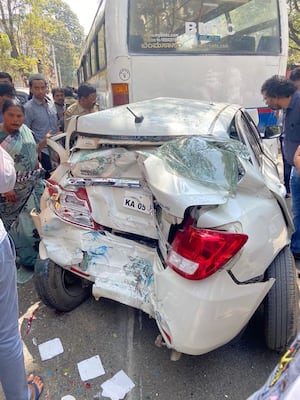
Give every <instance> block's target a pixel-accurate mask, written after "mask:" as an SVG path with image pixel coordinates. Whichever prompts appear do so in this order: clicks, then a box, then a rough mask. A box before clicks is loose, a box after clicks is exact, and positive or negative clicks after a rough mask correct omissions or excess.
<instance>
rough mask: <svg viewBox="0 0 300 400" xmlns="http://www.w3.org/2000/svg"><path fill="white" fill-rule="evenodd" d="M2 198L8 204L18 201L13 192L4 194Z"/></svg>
mask: <svg viewBox="0 0 300 400" xmlns="http://www.w3.org/2000/svg"><path fill="white" fill-rule="evenodd" d="M3 196H4V197H5V200H6V201H8V202H11V203H15V202H16V201H18V198H17V195H16V192H15V191H14V190H11V191H10V192H6V193H4V194H3Z"/></svg>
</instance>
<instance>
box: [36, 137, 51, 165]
mask: <svg viewBox="0 0 300 400" xmlns="http://www.w3.org/2000/svg"><path fill="white" fill-rule="evenodd" d="M51 136H52V131H49V132H47V133H46V134H45V136H44V139H43V140H42V141H41V142H40V143H39V144H38V148H37V151H38V158H39V160H40V159H41V155H42V150H43V149H44V148H45V147H46V146H47V139H48V138H49V137H51Z"/></svg>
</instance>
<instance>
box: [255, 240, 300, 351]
mask: <svg viewBox="0 0 300 400" xmlns="http://www.w3.org/2000/svg"><path fill="white" fill-rule="evenodd" d="M269 278H275V282H274V285H273V286H272V288H271V289H270V291H269V292H268V294H267V296H266V297H265V300H264V304H263V305H264V331H265V340H266V344H267V346H268V348H269V349H271V350H275V351H278V352H283V351H285V350H286V348H287V347H288V345H289V344H290V342H291V341H292V340H293V339H294V338H295V336H296V333H297V324H298V315H299V304H298V300H299V290H298V285H297V277H296V267H295V261H294V258H293V256H292V253H291V251H290V249H289V247H285V248H284V249H283V250H281V252H280V253H279V254H278V256H277V257H276V258H275V260H274V261H273V262H272V264H271V265H270V266H269V268H268V269H267V271H266V279H269Z"/></svg>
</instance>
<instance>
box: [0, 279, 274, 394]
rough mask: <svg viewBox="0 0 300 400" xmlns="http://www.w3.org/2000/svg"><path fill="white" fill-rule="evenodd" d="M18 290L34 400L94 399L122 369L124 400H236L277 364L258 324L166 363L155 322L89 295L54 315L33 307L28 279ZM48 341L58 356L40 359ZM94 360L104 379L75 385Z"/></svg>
mask: <svg viewBox="0 0 300 400" xmlns="http://www.w3.org/2000/svg"><path fill="white" fill-rule="evenodd" d="M18 289H19V303H20V320H19V321H20V328H21V334H22V338H23V342H24V354H25V360H26V369H27V371H28V372H32V371H34V372H35V373H38V374H40V375H42V376H43V378H44V381H45V391H44V394H43V397H42V399H47V400H61V399H62V398H63V397H64V396H66V395H72V396H73V397H74V398H75V399H76V400H95V399H102V398H103V397H102V396H101V395H100V394H101V393H102V389H101V384H102V383H103V382H105V381H106V380H108V379H110V378H111V377H112V376H113V375H114V374H115V373H117V372H118V371H120V370H123V371H124V372H125V373H126V374H127V375H128V376H129V377H130V378H131V380H132V381H133V382H134V384H135V387H134V388H133V389H132V390H131V391H130V392H129V394H128V395H127V397H126V400H152V399H161V400H171V399H172V400H196V399H197V400H223V399H227V400H244V399H246V398H247V397H248V396H249V395H250V394H251V393H252V392H254V391H255V390H256V389H258V388H259V387H260V385H262V384H263V382H264V381H265V379H266V378H267V376H268V375H269V373H270V372H271V370H272V369H273V367H274V366H275V364H276V363H277V361H278V360H279V355H278V354H276V353H273V352H271V351H268V350H267V349H266V348H265V346H264V343H263V340H262V335H261V325H260V323H259V319H257V320H255V321H254V322H252V323H251V324H250V326H249V327H248V328H247V330H246V332H245V334H244V336H243V337H242V338H241V339H240V340H239V341H238V342H237V343H234V344H228V345H226V346H224V347H222V348H220V349H218V350H215V351H213V352H211V353H208V354H206V355H202V356H187V355H183V356H182V357H181V359H180V360H179V361H176V362H174V361H170V351H169V350H168V349H166V348H165V347H164V348H158V347H157V346H155V344H154V342H155V339H156V337H157V334H158V330H157V328H156V324H155V321H154V320H151V319H149V318H148V316H146V315H145V314H143V313H142V312H140V311H138V310H135V309H133V308H130V307H127V306H123V305H120V304H118V303H115V302H113V301H110V300H106V299H102V300H100V301H99V302H96V301H95V300H94V299H93V298H90V299H88V300H87V301H86V302H85V303H84V304H82V305H81V306H80V307H78V308H77V309H75V310H73V311H72V312H70V313H61V314H58V313H56V312H55V311H53V310H51V309H49V308H47V307H46V306H45V305H43V304H42V303H40V302H39V299H38V297H37V294H36V291H35V288H34V285H33V281H32V279H31V280H29V281H28V282H27V283H25V284H19V285H18ZM37 306H39V308H38V309H37V310H36V312H35V317H34V319H33V320H32V324H31V326H30V327H29V325H28V320H29V318H30V317H31V316H32V312H33V311H34V310H35V309H36V307H37ZM54 338H59V339H60V340H61V342H62V345H63V349H64V352H63V353H62V354H60V355H57V356H55V357H54V358H52V359H49V360H46V361H41V357H40V353H39V350H38V345H39V344H41V343H44V342H46V341H48V340H50V339H54ZM95 355H99V356H100V358H101V361H102V364H103V367H104V370H105V374H104V375H102V376H100V377H98V378H95V379H91V380H89V381H86V382H82V381H81V379H80V375H79V372H78V368H77V363H78V362H80V361H82V360H86V359H89V358H90V357H93V356H95ZM1 396H2V397H1ZM3 398H4V397H3V394H1V393H0V399H1V400H3Z"/></svg>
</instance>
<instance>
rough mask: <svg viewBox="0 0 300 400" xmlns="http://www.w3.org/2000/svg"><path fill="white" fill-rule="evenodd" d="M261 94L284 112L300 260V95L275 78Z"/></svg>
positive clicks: (285, 81) (295, 250)
mask: <svg viewBox="0 0 300 400" xmlns="http://www.w3.org/2000/svg"><path fill="white" fill-rule="evenodd" d="M261 93H262V95H263V99H264V101H265V103H266V104H267V105H268V106H269V107H270V108H272V109H273V110H280V109H283V121H282V122H283V124H282V125H283V152H284V156H285V159H286V161H287V162H288V163H289V164H290V165H292V166H293V167H292V172H291V181H290V184H291V192H292V211H293V222H294V226H295V231H294V232H293V234H292V237H291V250H292V252H293V254H294V257H295V258H296V259H300V176H299V175H298V173H297V169H296V168H295V167H294V161H293V158H294V155H295V152H296V149H297V147H298V145H299V144H300V92H298V91H297V88H296V86H295V84H294V82H292V81H291V80H289V79H286V78H284V77H280V76H278V75H274V76H273V77H272V78H269V79H267V80H266V81H265V82H264V83H263V85H262V87H261Z"/></svg>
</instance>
